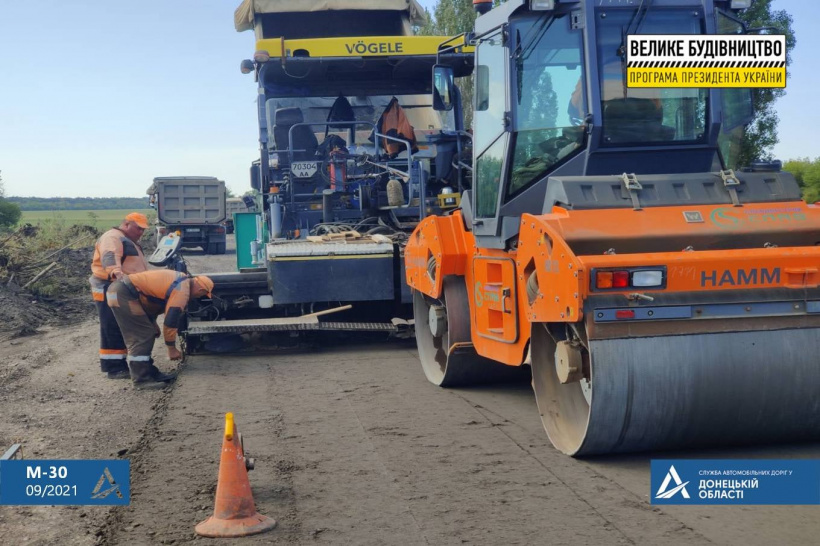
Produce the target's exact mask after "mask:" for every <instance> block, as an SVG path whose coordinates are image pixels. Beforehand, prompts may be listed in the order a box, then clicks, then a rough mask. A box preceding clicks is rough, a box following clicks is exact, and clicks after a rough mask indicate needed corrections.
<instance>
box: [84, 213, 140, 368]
mask: <svg viewBox="0 0 820 546" xmlns="http://www.w3.org/2000/svg"><path fill="white" fill-rule="evenodd" d="M146 229H148V218H147V217H146V216H145V215H144V214H141V213H139V212H132V213H131V214H129V215H127V216H126V217H125V219H123V221H122V223H121V224H120V226H119V227H115V228H112V229H109V230H108V231H106V232H105V233H103V234H102V236H101V237H100V238H99V239H98V240H97V244H96V245H95V246H94V258H93V260H92V261H91V273H92V274H91V278H90V279H89V282H90V283H91V296H92V297H93V299H94V304H95V305H96V307H97V313H98V314H99V317H100V369H101V370H102V371H103V373H107V374H108V378H109V379H127V378H128V377H129V374H128V364H127V363H126V361H125V357H126V355H127V353H128V351H127V350H126V348H125V341H123V339H122V333H121V332H120V327H119V326H118V325H117V321H116V319H115V318H114V315H113V313H111V309H110V308H109V307H108V305H106V303H105V294H106V291H107V290H108V288H109V286H111V283H112V282H114V281H115V280H117V279H118V278H120V277H121V276H122V275H130V274H131V273H140V272H142V271H146V270H147V269H148V262H146V261H145V256H144V255H143V253H142V247H140V245H139V240H140V238H141V237H142V234H143V232H144V231H145V230H146Z"/></svg>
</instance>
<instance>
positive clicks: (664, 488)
mask: <svg viewBox="0 0 820 546" xmlns="http://www.w3.org/2000/svg"><path fill="white" fill-rule="evenodd" d="M671 482H675V485H674V486H672V483H671ZM688 483H689V482H684V481H683V480H681V479H680V476H678V471H677V470H675V465H670V466H669V472H667V473H666V477H665V478H664V479H663V483H661V486H660V488H659V489H658V492H657V493H655V498H656V499H671V498H672V497H674V496H675V495H677V494H678V493H680V494H681V496H682V497H683V498H684V499H688V498H691V497H690V496H689V492H688V491H687V490H686V486H687V484H688Z"/></svg>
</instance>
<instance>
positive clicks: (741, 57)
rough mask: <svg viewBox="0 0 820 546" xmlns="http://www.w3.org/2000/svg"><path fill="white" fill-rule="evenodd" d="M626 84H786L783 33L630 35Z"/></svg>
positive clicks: (643, 85)
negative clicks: (755, 34)
mask: <svg viewBox="0 0 820 546" xmlns="http://www.w3.org/2000/svg"><path fill="white" fill-rule="evenodd" d="M627 86H628V87H786V37H785V36H783V35H768V36H746V35H744V36H739V35H738V36H736V35H732V36H726V35H719V36H702V35H649V34H640V35H633V36H629V37H628V41H627Z"/></svg>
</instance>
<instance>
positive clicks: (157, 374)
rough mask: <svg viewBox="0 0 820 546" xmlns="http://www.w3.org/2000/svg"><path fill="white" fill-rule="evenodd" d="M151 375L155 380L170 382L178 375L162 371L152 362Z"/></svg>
mask: <svg viewBox="0 0 820 546" xmlns="http://www.w3.org/2000/svg"><path fill="white" fill-rule="evenodd" d="M151 377H153V378H154V381H161V382H163V383H170V382H171V381H173V380H175V379H176V378H177V375H176V374H175V373H162V372H161V371H160V369H159V368H157V367H156V366H154V365H153V364H151Z"/></svg>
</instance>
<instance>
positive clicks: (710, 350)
mask: <svg viewBox="0 0 820 546" xmlns="http://www.w3.org/2000/svg"><path fill="white" fill-rule="evenodd" d="M538 326H539V325H536V327H534V330H533V387H534V389H535V391H536V398H537V401H538V406H539V411H540V413H541V416H542V421H543V423H544V426H545V428H546V429H547V433H548V434H549V436H550V439H551V440H552V442H553V444H554V445H555V446H556V447H557V448H558V449H560V450H561V451H563V452H565V453H568V454H570V455H576V456H577V455H593V454H602V453H616V452H628V451H647V450H659V449H676V448H690V447H696V446H706V445H708V446H715V445H733V444H747V443H766V442H776V441H786V440H808V439H820V360H819V359H818V357H817V351H816V348H817V347H820V329H818V328H805V329H790V330H765V331H744V332H731V333H716V334H709V333H702V334H696V335H680V336H661V337H642V338H625V339H605V340H592V341H590V343H589V348H590V350H591V355H590V369H591V395H590V394H589V393H587V397H585V396H584V393H583V392H582V389H581V386H580V383H570V384H561V383H560V382H559V380H558V379H557V374H556V371H555V366H554V360H553V358H554V351H555V341H554V340H553V339H552V337H551V336H550V335H549V334H548V333H547V331H546V329H545V328H543V327H538ZM536 353H537V354H536ZM587 399H589V403H588V402H587Z"/></svg>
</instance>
